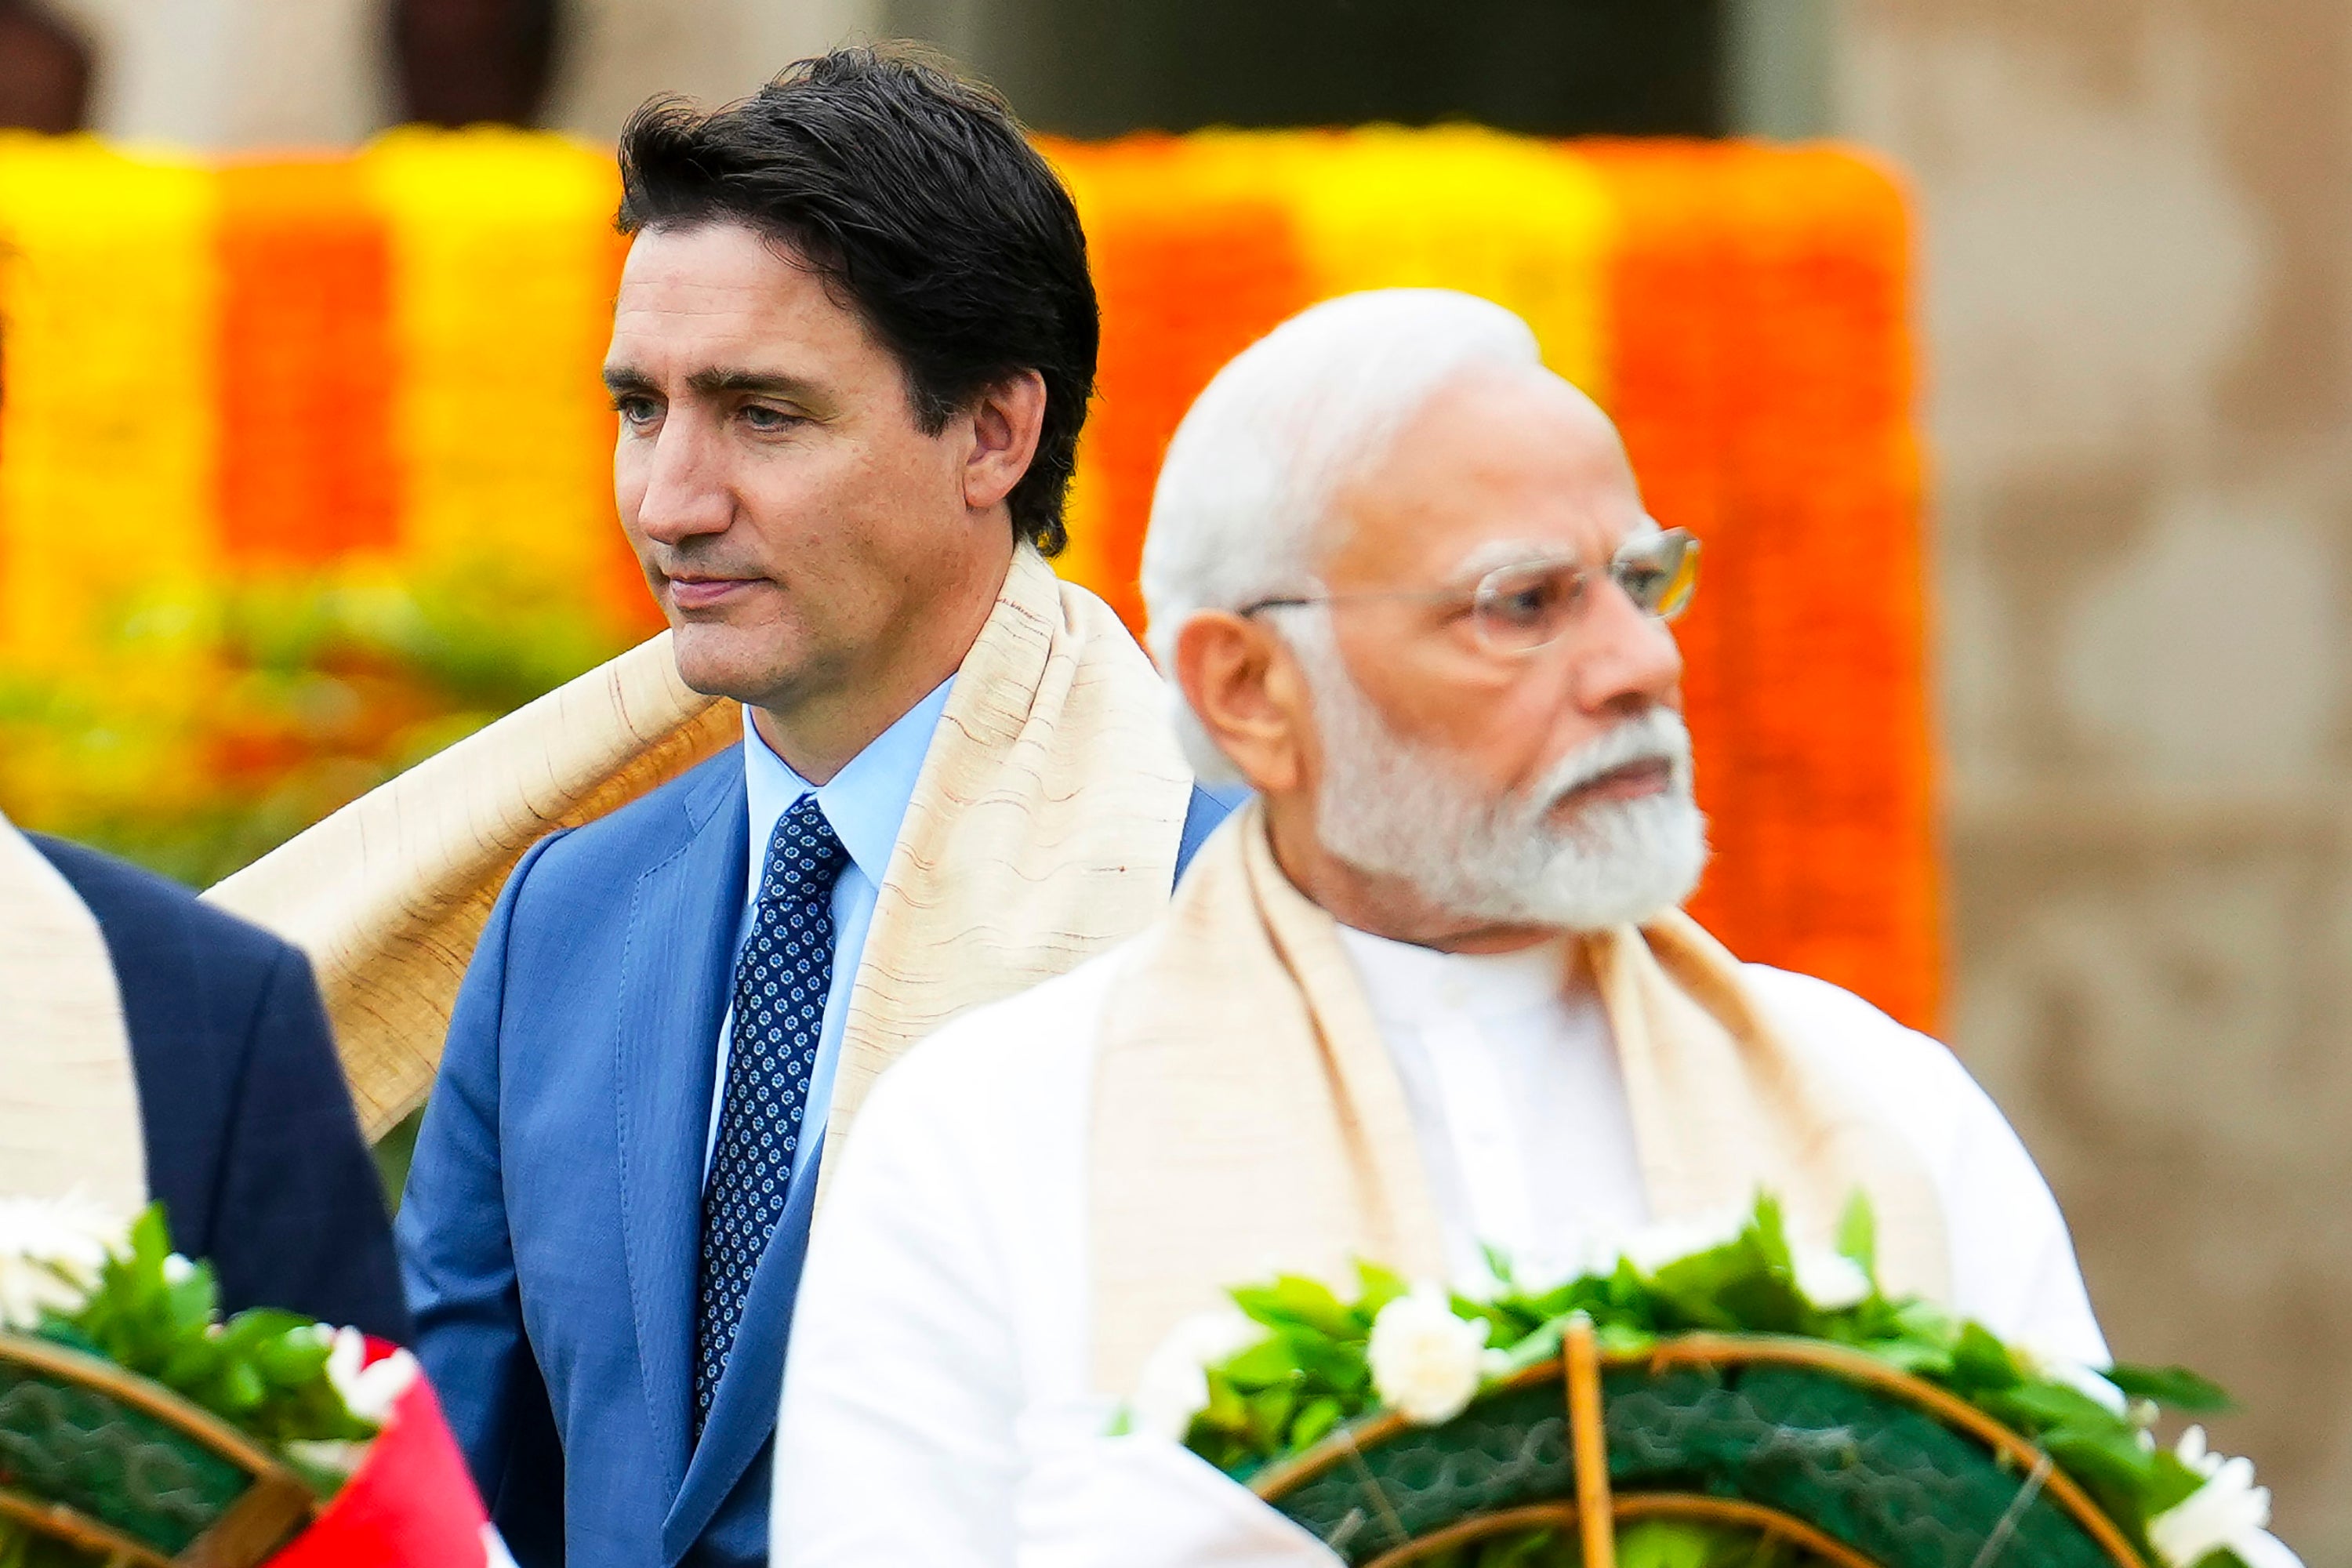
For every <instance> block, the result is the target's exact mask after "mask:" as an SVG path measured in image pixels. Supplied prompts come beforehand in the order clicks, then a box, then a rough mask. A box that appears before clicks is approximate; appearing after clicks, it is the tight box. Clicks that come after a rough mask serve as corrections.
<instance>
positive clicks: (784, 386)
mask: <svg viewBox="0 0 2352 1568" xmlns="http://www.w3.org/2000/svg"><path fill="white" fill-rule="evenodd" d="M686 384H687V386H688V389H689V390H691V391H692V392H694V393H695V394H696V395H698V396H702V397H711V396H718V395H725V394H728V393H737V394H740V393H751V394H753V395H762V396H768V397H782V398H788V399H790V400H792V401H793V402H795V403H814V402H816V401H818V400H819V388H818V386H817V384H816V383H815V382H813V381H811V380H809V379H808V378H807V377H805V376H798V375H792V374H786V373H784V372H782V371H764V370H747V369H744V368H741V367H740V366H735V365H713V366H710V367H709V368H708V369H704V370H698V371H696V372H695V373H694V374H692V375H689V376H688V377H687V378H686ZM604 389H605V390H606V391H607V392H610V393H612V394H614V395H615V396H618V395H621V394H623V393H633V392H634V393H650V392H653V391H654V390H656V388H655V386H654V378H653V377H652V376H650V375H647V374H646V373H645V372H644V371H641V370H639V369H637V368H636V367H635V365H627V364H608V365H606V366H605V367H604Z"/></svg>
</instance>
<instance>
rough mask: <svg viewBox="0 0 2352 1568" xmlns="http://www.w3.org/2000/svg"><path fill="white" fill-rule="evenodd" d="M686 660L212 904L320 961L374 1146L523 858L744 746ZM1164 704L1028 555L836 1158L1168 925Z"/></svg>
mask: <svg viewBox="0 0 2352 1568" xmlns="http://www.w3.org/2000/svg"><path fill="white" fill-rule="evenodd" d="M668 643H669V639H668V637H667V636H664V637H656V638H655V639H654V640H653V641H651V642H649V643H646V645H645V646H643V647H639V648H636V649H635V650H633V651H632V652H630V653H628V654H625V655H624V656H623V657H622V658H618V659H615V660H614V661H613V662H612V663H611V664H608V665H605V666H604V667H603V668H599V669H596V670H593V671H591V672H590V673H589V674H587V675H584V676H583V677H581V678H580V679H577V680H575V681H573V682H572V683H571V684H570V685H568V686H565V687H563V688H562V689H558V690H556V691H554V692H551V693H550V694H549V695H548V696H546V697H544V698H541V700H539V701H537V702H535V703H532V704H531V705H530V707H528V708H524V709H521V710H519V711H517V712H515V713H513V714H511V715H509V717H507V718H506V719H503V720H501V721H499V722H498V723H496V724H493V725H491V726H490V727H489V728H488V729H486V730H484V731H481V732H480V733H478V734H477V735H475V736H473V737H471V738H470V739H468V740H466V741H462V742H458V743H457V745H455V746H452V747H451V748H449V749H448V750H447V751H446V752H442V753H440V754H439V755H438V756H436V757H434V758H433V759H432V760H430V761H428V762H426V763H423V764H421V765H420V766H418V767H416V768H415V769H413V770H411V771H410V772H409V773H404V774H403V775H402V776H401V777H399V778H397V779H394V781H392V782H391V783H390V784H386V785H384V786H383V788H381V789H379V790H377V791H375V792H374V793H373V794H372V795H367V796H364V797H363V798H362V799H360V800H358V801H356V802H354V803H353V804H352V805H349V806H346V807H345V808H344V809H343V810H342V811H341V812H339V813H337V814H336V815H335V816H331V817H330V818H328V819H327V820H326V821H325V822H323V823H320V825H319V826H316V827H314V828H312V829H310V831H309V832H308V833H305V834H304V835H302V836H301V837H299V838H296V839H295V840H293V841H292V842H291V843H289V844H288V845H286V846H285V847H282V848H280V849H278V850H277V851H276V852H275V853H273V854H271V855H269V856H267V857H265V858H263V859H261V860H259V861H257V862H256V863H255V864H254V865H253V866H251V867H248V868H247V869H246V870H244V871H242V872H239V873H238V874H237V875H236V876H235V877H232V878H230V879H228V880H227V881H226V882H224V883H222V884H221V885H220V886H219V887H217V888H215V889H213V891H212V892H211V893H210V894H208V895H207V897H209V898H211V899H213V900H215V901H216V902H218V903H220V904H221V905H223V906H224V907H226V908H228V909H231V910H236V912H237V913H239V914H242V915H244V916H245V917H246V918H247V919H248V920H252V921H256V922H257V923H258V924H261V925H263V926H267V927H268V928H269V929H271V930H274V931H278V933H279V934H281V935H283V936H286V937H288V938H289V939H290V940H292V941H293V942H296V943H297V944H298V945H299V946H301V947H302V948H303V949H304V950H305V951H307V952H309V953H310V960H311V963H312V964H313V966H314V967H315V968H316V970H317V972H318V976H319V983H320V990H321V992H322V993H323V994H324V995H325V997H326V1000H327V1005H328V1010H329V1012H330V1013H331V1015H332V1016H333V1018H334V1021H335V1031H336V1036H337V1038H338V1040H339V1043H340V1045H341V1050H342V1055H343V1064H344V1068H345V1071H346V1072H347V1074H348V1075H349V1077H350V1079H351V1082H352V1097H353V1099H354V1100H356V1101H357V1103H358V1105H359V1108H360V1113H361V1118H362V1121H363V1122H364V1123H365V1124H366V1126H367V1128H368V1130H369V1132H370V1134H371V1136H373V1135H374V1134H377V1133H380V1132H381V1131H383V1130H384V1129H385V1128H387V1127H389V1126H390V1125H391V1124H392V1123H393V1122H394V1121H398V1120H399V1119H400V1117H401V1116H403V1115H404V1114H405V1113H406V1112H407V1111H408V1110H411V1109H413V1108H414V1107H415V1106H416V1105H417V1104H419V1103H420V1102H421V1101H422V1100H424V1098H425V1094H426V1093H427V1092H428V1091H429V1090H430V1089H431V1088H432V1082H433V1074H434V1070H435V1068H436V1066H437V1065H438V1063H439V1061H440V1055H441V1044H442V1038H443V1036H444V1035H445V1034H446V1031H447V1028H448V1021H449V1012H450V1008H451V1006H452V1005H453V1004H454V1003H455V1001H456V998H457V986H458V983H459V982H460V981H461V980H462V979H463V978H464V975H465V970H466V964H467V960H468V959H469V958H470V957H471V955H472V953H473V949H474V942H475V941H476V939H477V938H478V937H479V935H480V934H481V930H482V925H483V922H484V921H485V920H486V919H487V918H488V913H489V909H490V905H491V904H492V902H493V901H495V900H496V899H497V897H498V892H499V888H500V887H501V886H502V885H503V884H504V882H505V880H506V878H507V875H508V873H509V871H510V870H512V869H513V867H514V864H515V862H516V861H517V860H518V859H520V858H521V856H522V854H523V852H524V851H525V850H526V849H528V848H529V847H530V846H531V844H533V843H534V842H536V841H537V840H538V839H539V838H541V837H544V836H545V835H546V834H548V833H550V832H552V831H553V830H555V829H556V828H558V827H562V826H570V825H572V824H575V823H581V822H586V821H589V820H591V819H593V818H594V817H596V816H602V815H604V814H605V813H607V812H610V811H612V810H614V809H615V808H617V807H618V806H620V805H625V804H626V803H627V802H628V801H630V800H632V799H635V798H636V797H637V796H639V795H644V794H646V792H648V791H650V790H652V789H653V788H655V787H656V786H657V785H659V784H663V783H665V782H667V780H669V779H671V778H674V777H676V776H677V775H678V774H679V773H684V772H685V771H686V770H687V769H688V768H690V767H692V766H694V765H695V764H696V763H699V762H701V761H703V760H705V759H706V758H708V757H709V756H711V755H712V754H714V753H715V752H718V751H719V750H721V749H722V748H724V747H725V746H727V745H728V744H730V743H731V742H733V741H735V740H736V739H738V738H739V737H740V734H741V721H740V710H739V709H737V708H736V706H735V705H734V704H733V703H730V702H719V701H715V700H712V699H709V698H707V697H702V696H698V695H697V694H696V693H694V692H692V691H690V690H688V689H687V688H686V687H685V686H684V685H683V684H682V683H681V682H680V681H679V680H678V679H677V669H676V667H675V666H674V664H673V663H672V661H671V658H670V652H669V646H668ZM1164 692H1165V688H1164V687H1163V686H1162V685H1161V683H1160V677H1159V675H1158V673H1157V672H1156V671H1155V670H1154V669H1153V668H1152V667H1151V663H1150V659H1148V658H1145V657H1144V654H1143V650H1142V649H1141V648H1139V647H1137V646H1136V643H1135V639H1134V638H1133V637H1130V636H1129V634H1128V631H1127V628H1126V627H1125V626H1121V625H1120V624H1119V621H1118V617H1117V616H1114V615H1113V614H1112V613H1111V612H1110V610H1109V608H1108V606H1107V605H1104V604H1103V602H1102V601H1101V600H1099V599H1097V598H1096V597H1095V596H1094V595H1092V594H1089V593H1087V591H1086V590H1085V589H1083V588H1079V587H1076V586H1074V585H1072V584H1065V583H1061V582H1059V581H1058V580H1056V579H1055V575H1054V573H1053V570H1052V568H1051V567H1049V566H1047V565H1046V563H1045V561H1044V560H1043V559H1042V558H1040V557H1039V556H1038V555H1037V554H1036V552H1034V551H1032V550H1030V549H1027V548H1026V547H1024V548H1023V549H1021V550H1019V551H1017V552H1015V553H1014V556H1013V565H1012V569H1011V571H1010V572H1009V573H1008V574H1007V575H1006V577H1005V581H1004V585H1003V589H1002V590H1001V591H1000V592H999V595H998V597H997V602H996V606H995V608H994V610H993V611H992V613H991V615H990V616H989V618H988V621H987V623H986V625H985V626H982V629H981V633H980V637H979V638H978V640H977V641H976V642H974V644H973V645H972V647H971V652H970V653H969V654H968V655H967V656H966V657H965V658H964V661H963V665H962V667H961V669H960V670H959V671H958V673H957V677H956V683H955V687H954V689H953V690H952V691H951V692H950V694H949V698H948V704H947V708H946V710H945V712H944V713H943V714H942V715H941V718H940V727H939V731H938V733H937V735H936V736H935V738H934V739H933V741H932V742H931V746H930V750H929V752H928V753H927V754H926V756H925V759H924V763H923V768H922V772H921V773H920V775H919V778H918V780H917V783H916V786H915V793H914V796H913V798H912V800H911V802H910V803H909V805H908V808H907V816H906V821H905V825H904V826H902V827H901V829H900V830H899V835H898V847H897V848H896V849H895V850H894V851H893V853H892V855H891V858H890V863H889V865H888V867H887V869H886V871H885V873H884V875H883V878H882V883H881V888H880V890H879V893H878V896H877V900H876V903H875V909H874V920H873V924H872V925H871V926H870V927H869V928H868V931H867V935H866V949H865V955H864V958H863V960H862V961H861V963H860V964H859V967H858V971H857V978H856V983H855V985H854V988H853V990H852V992H851V996H850V1004H849V1016H848V1018H847V1020H846V1021H845V1026H844V1034H843V1054H842V1061H841V1067H840V1069H839V1077H838V1079H836V1081H835V1089H834V1102H833V1112H832V1120H831V1121H830V1123H829V1128H830V1131H829V1133H828V1137H829V1138H831V1139H834V1140H836V1141H837V1140H838V1139H840V1138H841V1137H842V1136H843V1135H845V1131H846V1130H847V1126H848V1123H849V1122H850V1121H851V1120H852V1119H853V1118H854V1117H855V1116H856V1111H857V1108H858V1107H859V1105H860V1104H862V1103H863V1101H864V1100H865V1097H866V1089H868V1087H869V1086H870V1085H871V1084H872V1082H873V1080H874V1079H875V1078H876V1077H877V1075H878V1074H879V1073H880V1072H881V1071H882V1069H883V1068H886V1067H887V1066H888V1065H889V1064H890V1062H891V1061H893V1060H895V1059H896V1058H897V1057H898V1054H899V1053H900V1052H901V1051H903V1050H904V1049H905V1048H906V1047H908V1046H909V1045H911V1044H913V1043H914V1042H915V1041H916V1040H918V1039H919V1038H921V1037H923V1036H924V1035H926V1034H929V1032H930V1031H931V1030H933V1029H935V1028H937V1027H938V1026H940V1024H942V1023H945V1022H946V1021H947V1020H948V1019H949V1018H950V1017H952V1016H955V1015H956V1014H958V1013H960V1012H962V1011H963V1010H964V1009H966V1008H968V1007H973V1006H977V1005H980V1004H981V1003H982V1002H988V1001H992V1000H994V999H996V998H997V997H1000V996H1004V995H1008V994H1012V993H1013V992H1015V991H1019V990H1021V989H1023V988H1024V987H1026V986H1028V985H1032V984H1035V983H1036V982H1037V981H1040V980H1043V979H1045V978H1046V977H1048V976H1050V975H1054V974H1058V973H1061V972H1063V971H1064V970H1066V969H1068V968H1070V967H1072V966H1073V965H1075V964H1076V963H1078V962H1079V961H1080V960H1082V959H1084V958H1086V957H1087V956H1088V955H1089V954H1091V953H1094V952H1098V951H1100V950H1101V949H1103V948H1105V947H1108V946H1109V945H1111V944H1112V943H1114V942H1118V941H1120V940H1122V939H1124V938H1126V937H1128V936H1130V935H1132V934H1134V933H1135V932H1136V931H1139V930H1141V929H1142V928H1143V927H1144V926H1145V925H1147V924H1149V923H1150V921H1151V919H1152V918H1153V917H1154V916H1155V915H1157V914H1159V913H1160V910H1163V909H1165V908H1166V907H1167V902H1168V893H1169V889H1170V886H1171V883H1172V882H1173V880H1174V877H1175V867H1176V852H1177V847H1178V844H1179V842H1180V841H1181V837H1182V833H1183V825H1184V814H1185V810H1186V807H1187V806H1188V805H1190V803H1191V798H1192V773H1191V770H1190V769H1188V768H1187V767H1186V766H1185V764H1184V761H1183V758H1182V755H1181V752H1179V751H1178V749H1177V746H1176V742H1175V740H1174V737H1173V736H1172V735H1171V733H1170V731H1169V728H1168V723H1167V719H1166V699H1165V695H1164ZM739 894H740V889H739ZM834 1164H835V1162H833V1161H827V1162H826V1168H827V1170H828V1172H829V1171H830V1170H831V1169H832V1168H833V1166H834ZM820 1190H822V1189H820Z"/></svg>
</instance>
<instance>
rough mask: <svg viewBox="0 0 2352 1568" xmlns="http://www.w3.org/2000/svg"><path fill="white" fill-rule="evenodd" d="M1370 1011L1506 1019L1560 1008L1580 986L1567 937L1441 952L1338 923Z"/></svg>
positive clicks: (1400, 1020) (1400, 1019) (1425, 1017)
mask: <svg viewBox="0 0 2352 1568" xmlns="http://www.w3.org/2000/svg"><path fill="white" fill-rule="evenodd" d="M1339 940H1340V943H1341V945H1343V946H1344V947H1346V948H1347V950H1348V954H1349V957H1351V958H1353V959H1354V960H1355V961H1356V971H1357V973H1359V974H1360V975H1361V976H1362V978H1363V982H1364V995H1365V999H1366V1000H1367V1001H1369V1002H1370V1004H1371V1005H1372V1012H1373V1013H1374V1014H1375V1015H1376V1016H1379V1017H1380V1018H1381V1019H1383V1020H1385V1021H1387V1022H1390V1023H1392V1024H1409V1025H1421V1024H1428V1023H1434V1022H1437V1021H1439V1020H1442V1019H1444V1018H1448V1017H1465V1016H1466V1017H1480V1018H1496V1017H1505V1016H1510V1015H1513V1014H1519V1013H1529V1012H1535V1011H1538V1010H1541V1009H1545V1008H1553V1007H1558V1006H1559V1005H1561V1004H1562V1002H1564V1001H1566V1000H1568V999H1569V997H1570V995H1571V994H1573V992H1574V991H1575V990H1577V989H1578V987H1576V986H1575V985H1574V984H1572V982H1570V979H1569V977H1568V973H1567V963H1568V953H1567V951H1566V949H1567V945H1568V941H1567V938H1565V937H1562V938H1560V939H1559V941H1556V942H1540V943H1538V944H1537V945H1536V946H1534V947H1529V948H1523V949H1521V950H1520V951H1518V952H1475V953H1474V952H1439V951H1438V950H1437V949H1435V948H1433V947H1420V946H1417V945H1415V944H1414V943H1412V942H1397V941H1394V940H1392V939H1391V938H1389V937H1384V936H1374V935H1373V934H1372V933H1371V932H1370V931H1358V930H1356V929H1355V928H1354V927H1353V926H1344V925H1343V926H1341V927H1340V928H1339Z"/></svg>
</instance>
